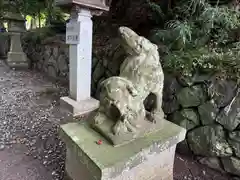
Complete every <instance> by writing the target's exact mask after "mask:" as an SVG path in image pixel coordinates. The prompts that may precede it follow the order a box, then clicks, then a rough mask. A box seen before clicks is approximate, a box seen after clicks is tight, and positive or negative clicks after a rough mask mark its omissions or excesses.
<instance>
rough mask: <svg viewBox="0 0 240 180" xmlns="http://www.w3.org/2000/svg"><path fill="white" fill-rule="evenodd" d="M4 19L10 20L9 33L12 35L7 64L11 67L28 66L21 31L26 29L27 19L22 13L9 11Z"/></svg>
mask: <svg viewBox="0 0 240 180" xmlns="http://www.w3.org/2000/svg"><path fill="white" fill-rule="evenodd" d="M3 18H4V20H6V21H7V22H8V33H9V35H10V42H11V45H10V51H9V52H8V55H7V64H8V65H9V67H11V68H15V69H19V68H28V61H27V56H26V54H25V53H24V52H23V49H22V43H21V33H23V32H25V31H26V28H25V20H24V18H23V17H22V15H21V14H20V13H16V12H7V13H6V14H5V15H4V17H3Z"/></svg>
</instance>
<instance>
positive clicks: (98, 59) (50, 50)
mask: <svg viewBox="0 0 240 180" xmlns="http://www.w3.org/2000/svg"><path fill="white" fill-rule="evenodd" d="M115 44H116V45H115V46H114V48H113V49H111V52H109V53H106V55H104V56H103V55H102V52H100V51H96V52H94V53H93V58H92V96H94V97H96V98H97V97H98V92H97V89H98V87H99V84H100V82H102V81H103V80H104V79H106V78H108V77H110V76H113V75H117V74H119V69H120V65H121V63H122V61H123V60H124V56H125V54H124V51H123V50H122V49H121V48H120V46H119V45H117V44H118V43H117V42H116V43H115ZM23 49H24V52H25V53H26V54H27V56H28V59H29V61H30V62H31V63H30V64H31V68H32V69H35V70H38V71H40V72H43V73H45V74H46V75H47V76H49V77H50V78H52V79H53V80H57V81H61V82H66V83H68V78H69V46H68V45H66V44H65V36H64V35H57V36H55V37H50V38H47V39H45V40H44V41H41V42H38V43H36V42H35V41H30V40H24V38H23ZM105 50H106V51H107V49H106V48H105Z"/></svg>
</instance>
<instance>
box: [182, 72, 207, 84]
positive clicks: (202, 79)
mask: <svg viewBox="0 0 240 180" xmlns="http://www.w3.org/2000/svg"><path fill="white" fill-rule="evenodd" d="M210 77H211V74H198V73H196V74H194V75H193V76H192V77H185V76H178V77H177V80H178V82H179V83H180V84H181V85H182V86H192V85H194V84H197V83H206V82H209V81H210Z"/></svg>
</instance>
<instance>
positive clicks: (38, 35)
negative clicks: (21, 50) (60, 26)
mask: <svg viewBox="0 0 240 180" xmlns="http://www.w3.org/2000/svg"><path fill="white" fill-rule="evenodd" d="M54 35H55V32H53V31H52V30H51V29H50V28H47V27H46V28H39V29H36V30H34V31H29V32H27V33H26V34H24V36H23V39H24V41H25V42H26V43H28V42H29V43H33V44H34V43H36V44H41V42H42V40H44V39H46V38H47V37H52V36H54Z"/></svg>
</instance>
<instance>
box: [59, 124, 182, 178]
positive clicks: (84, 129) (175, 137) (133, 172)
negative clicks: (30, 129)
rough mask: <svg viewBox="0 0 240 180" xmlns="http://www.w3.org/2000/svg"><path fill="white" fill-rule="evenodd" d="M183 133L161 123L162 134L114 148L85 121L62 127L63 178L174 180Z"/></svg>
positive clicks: (154, 134)
mask: <svg viewBox="0 0 240 180" xmlns="http://www.w3.org/2000/svg"><path fill="white" fill-rule="evenodd" d="M185 133H186V130H185V129H183V128H181V127H179V126H177V125H175V124H172V123H171V122H168V121H166V120H164V122H163V128H162V130H159V131H157V132H154V133H151V134H149V135H148V136H145V137H142V138H139V139H136V140H134V141H132V142H130V143H128V144H126V145H122V146H120V147H113V146H112V145H111V144H109V142H108V141H106V140H105V139H103V137H102V136H101V135H99V134H98V133H97V132H95V131H94V130H93V129H91V128H90V126H89V124H88V123H87V122H86V121H85V122H84V121H81V122H79V123H69V124H66V125H63V126H61V130H60V135H61V138H62V139H63V140H64V142H65V143H66V146H67V156H66V174H67V175H68V177H69V179H72V180H173V164H174V156H175V148H176V144H177V143H179V142H180V141H182V140H183V139H184V138H185ZM99 140H101V141H102V143H100V144H99V143H97V142H98V141H99Z"/></svg>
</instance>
